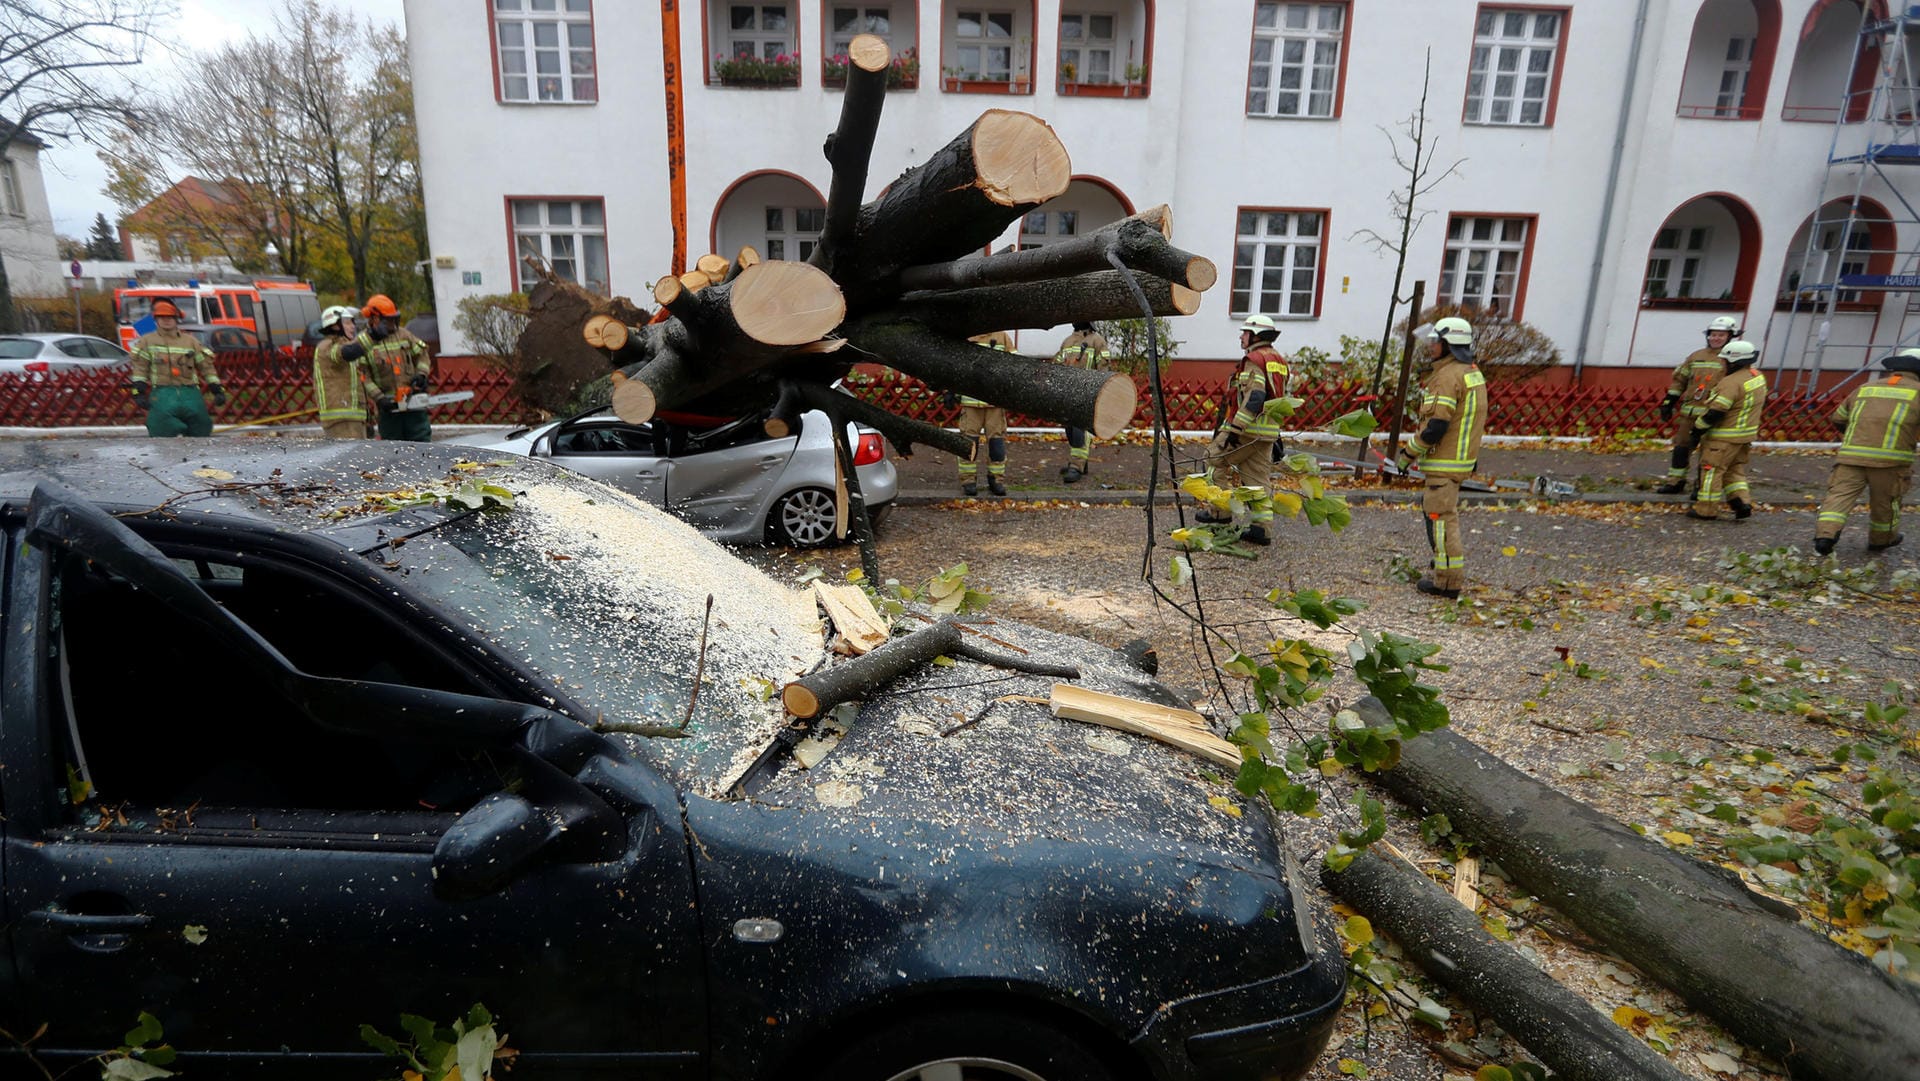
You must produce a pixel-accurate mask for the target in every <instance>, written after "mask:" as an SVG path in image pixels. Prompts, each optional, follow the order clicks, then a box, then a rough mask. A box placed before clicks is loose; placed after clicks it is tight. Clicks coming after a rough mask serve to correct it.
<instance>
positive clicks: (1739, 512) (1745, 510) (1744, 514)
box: [1727, 499, 1753, 522]
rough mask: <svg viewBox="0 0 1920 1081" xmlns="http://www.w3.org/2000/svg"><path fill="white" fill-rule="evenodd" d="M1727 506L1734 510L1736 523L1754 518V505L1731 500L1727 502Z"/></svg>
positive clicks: (1742, 500) (1739, 500)
mask: <svg viewBox="0 0 1920 1081" xmlns="http://www.w3.org/2000/svg"><path fill="white" fill-rule="evenodd" d="M1727 506H1729V507H1732V508H1733V517H1734V520H1735V521H1740V522H1744V521H1746V520H1747V519H1749V518H1751V517H1753V504H1751V503H1749V502H1747V501H1746V500H1744V499H1729V500H1727Z"/></svg>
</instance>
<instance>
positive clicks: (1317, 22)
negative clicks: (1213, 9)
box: [1247, 3, 1347, 117]
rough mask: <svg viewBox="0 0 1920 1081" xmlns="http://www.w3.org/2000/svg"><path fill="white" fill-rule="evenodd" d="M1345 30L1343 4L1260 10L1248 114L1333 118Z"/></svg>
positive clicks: (1261, 7) (1267, 5)
mask: <svg viewBox="0 0 1920 1081" xmlns="http://www.w3.org/2000/svg"><path fill="white" fill-rule="evenodd" d="M1346 26H1347V6H1346V5H1345V4H1270V3H1263V4H1260V5H1258V6H1256V7H1255V8H1254V13H1253V62H1252V65H1251V66H1250V67H1249V68H1248V69H1247V115H1248V116H1297V117H1331V116H1333V115H1334V113H1333V110H1334V98H1335V97H1336V93H1335V91H1336V88H1337V87H1338V85H1339V77H1340V45H1341V41H1342V39H1343V38H1344V36H1345V34H1346Z"/></svg>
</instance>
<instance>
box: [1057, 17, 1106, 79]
mask: <svg viewBox="0 0 1920 1081" xmlns="http://www.w3.org/2000/svg"><path fill="white" fill-rule="evenodd" d="M1113 23H1114V17H1113V16H1112V15H1110V14H1098V15H1096V14H1075V15H1061V16H1060V81H1061V82H1063V83H1111V82H1114V81H1115V79H1114V77H1113V41H1114V38H1113Z"/></svg>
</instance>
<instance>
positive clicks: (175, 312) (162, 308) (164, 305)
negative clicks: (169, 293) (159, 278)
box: [153, 300, 180, 319]
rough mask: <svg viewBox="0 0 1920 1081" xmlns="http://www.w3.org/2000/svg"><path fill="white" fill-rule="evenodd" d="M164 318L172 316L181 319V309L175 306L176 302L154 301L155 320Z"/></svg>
mask: <svg viewBox="0 0 1920 1081" xmlns="http://www.w3.org/2000/svg"><path fill="white" fill-rule="evenodd" d="M163 316H172V317H173V318H175V319H178V318H180V308H179V307H178V306H177V305H175V304H174V302H173V301H171V300H156V301H154V302H153V317H154V318H155V319H159V318H162V317H163Z"/></svg>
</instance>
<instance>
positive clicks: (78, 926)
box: [33, 908, 153, 935]
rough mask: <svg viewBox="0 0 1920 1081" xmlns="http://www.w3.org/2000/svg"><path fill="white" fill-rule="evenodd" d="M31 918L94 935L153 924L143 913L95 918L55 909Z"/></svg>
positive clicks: (151, 919) (149, 917) (44, 909)
mask: <svg viewBox="0 0 1920 1081" xmlns="http://www.w3.org/2000/svg"><path fill="white" fill-rule="evenodd" d="M33 917H34V918H35V919H37V920H40V921H42V922H45V923H50V924H53V925H54V926H55V927H60V928H65V929H66V930H69V931H72V932H74V933H76V934H96V935H97V934H102V933H111V932H114V931H137V930H139V929H140V928H142V927H145V926H146V925H147V924H149V923H152V922H153V917H152V916H149V915H147V914H146V913H144V912H127V913H121V914H118V915H112V916H96V915H91V914H88V913H84V912H62V911H61V910H59V909H57V908H43V909H40V910H38V911H36V912H35V913H33Z"/></svg>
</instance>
